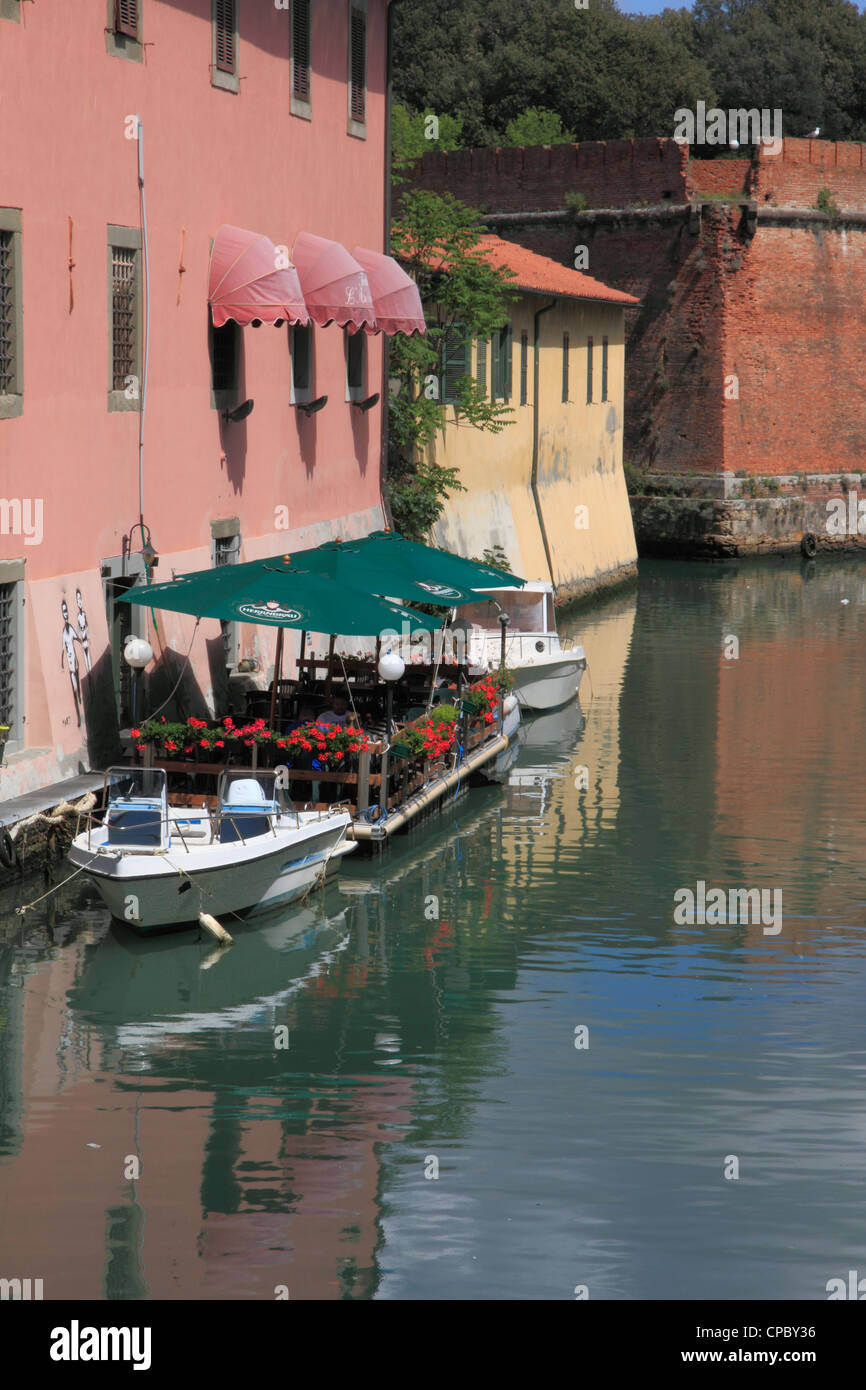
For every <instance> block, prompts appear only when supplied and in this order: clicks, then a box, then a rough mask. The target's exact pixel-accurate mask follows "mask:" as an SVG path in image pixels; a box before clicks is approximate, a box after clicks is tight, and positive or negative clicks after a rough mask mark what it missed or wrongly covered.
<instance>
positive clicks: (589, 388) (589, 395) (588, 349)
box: [586, 338, 592, 405]
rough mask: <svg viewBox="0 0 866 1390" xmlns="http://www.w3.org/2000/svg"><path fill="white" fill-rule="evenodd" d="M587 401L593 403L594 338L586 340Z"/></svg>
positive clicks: (589, 403)
mask: <svg viewBox="0 0 866 1390" xmlns="http://www.w3.org/2000/svg"><path fill="white" fill-rule="evenodd" d="M586 403H587V405H592V338H587V340H586Z"/></svg>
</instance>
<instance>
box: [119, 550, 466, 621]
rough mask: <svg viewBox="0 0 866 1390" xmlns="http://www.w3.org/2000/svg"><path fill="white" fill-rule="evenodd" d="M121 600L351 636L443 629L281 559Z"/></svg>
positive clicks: (139, 590)
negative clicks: (407, 628) (408, 628)
mask: <svg viewBox="0 0 866 1390" xmlns="http://www.w3.org/2000/svg"><path fill="white" fill-rule="evenodd" d="M295 558H296V559H297V560H300V556H297V557H295ZM121 601H123V602H126V603H137V604H143V605H144V606H145V607H147V608H162V609H169V610H171V611H172V612H174V613H192V614H194V615H195V616H196V617H198V618H221V619H223V620H224V621H225V622H246V623H264V624H265V625H267V626H269V627H292V628H300V629H302V630H307V631H312V632H322V633H343V634H345V635H346V636H355V635H363V636H370V635H373V634H375V633H381V632H385V631H393V630H394V629H395V628H396V630H397V631H398V632H399V631H400V629H401V627H402V624H403V623H408V624H409V625H410V626H411V627H413V628H423V629H425V631H427V632H434V631H435V630H436V629H437V628H438V627H439V623H438V621H437V619H436V618H431V617H430V616H429V614H427V613H419V612H416V611H414V610H411V609H408V608H401V607H399V606H398V605H397V604H393V603H387V602H385V601H384V600H383V599H380V598H375V597H373V595H372V594H370V593H364V592H362V591H361V590H358V589H356V588H353V587H352V586H351V585H349V584H348V583H344V582H343V581H342V580H340V581H339V582H335V581H334V580H333V579H331V578H329V577H328V575H327V574H320V573H313V572H311V571H310V570H307V569H305V568H302V567H301V565H300V564H286V563H285V562H284V560H281V559H279V558H277V559H275V560H252V561H249V562H248V563H246V564H243V565H224V566H221V567H220V568H219V569H211V570H197V571H195V572H193V573H191V574H183V575H180V576H178V578H177V579H173V580H171V581H170V582H169V583H166V584H150V585H146V586H145V585H136V586H135V587H134V588H132V589H129V590H127V592H126V593H125V594H123V595H122V596H121Z"/></svg>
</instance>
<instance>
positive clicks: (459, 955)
mask: <svg viewBox="0 0 866 1390" xmlns="http://www.w3.org/2000/svg"><path fill="white" fill-rule="evenodd" d="M843 600H848V602H844V601H843ZM563 628H564V630H565V631H567V632H573V633H574V634H575V635H576V636H578V637H579V638H580V639H581V640H583V642H584V644H585V646H586V649H587V654H588V658H589V667H590V673H589V676H588V677H587V678H586V680H585V683H584V687H583V689H582V691H581V705H582V709H581V710H580V711H578V710H577V709H576V708H574V709H571V710H566V711H564V712H560V713H558V714H554V715H550V716H547V717H545V718H543V719H539V720H537V721H535V722H534V723H533V724H528V725H526V726H525V727H524V729H523V731H522V741H521V744H520V746H519V748H518V749H517V751H516V756H515V758H514V761H513V764H512V766H511V767H510V769H508V770H507V776H506V780H505V781H504V782H503V784H502V785H499V786H483V787H478V788H472V789H471V790H470V791H469V792H468V793H467V794H466V795H465V796H461V797H459V798H458V799H457V800H456V801H454V802H452V803H450V804H449V806H448V807H447V809H446V811H445V813H444V814H443V815H441V816H440V817H438V818H437V819H435V820H432V821H429V822H427V823H426V824H425V825H424V826H423V827H421V828H419V829H418V830H417V831H415V832H414V833H413V834H412V835H411V836H409V837H406V838H403V839H401V840H400V841H398V842H397V843H396V844H395V846H394V847H393V848H392V849H391V851H390V852H389V853H387V854H386V855H385V856H383V857H381V858H380V859H377V860H371V859H361V858H360V856H359V855H355V856H352V857H351V858H350V859H348V860H346V861H344V868H343V872H342V875H341V878H340V880H339V883H338V884H336V885H333V886H331V887H329V889H328V891H327V892H326V893H325V894H324V895H320V896H319V897H318V898H316V899H315V900H311V902H310V903H308V904H307V905H305V906H303V907H302V908H300V909H299V910H297V911H295V912H288V913H283V914H282V915H273V914H271V915H267V916H263V917H261V918H258V919H252V920H251V921H250V922H249V923H248V924H246V925H244V926H242V927H237V926H236V924H233V925H232V928H231V929H232V931H233V934H234V935H235V944H234V946H233V947H232V948H231V949H230V950H228V951H225V952H222V953H220V952H217V951H216V950H215V949H214V948H213V946H212V945H210V944H208V943H207V942H199V941H197V940H196V936H195V933H185V934H183V935H181V936H174V937H166V938H162V939H159V940H149V941H140V940H138V939H137V938H135V937H134V936H133V935H131V934H130V933H129V932H128V931H127V930H126V929H124V928H122V927H120V926H119V925H117V924H113V923H112V922H111V921H110V920H109V919H108V917H107V916H106V913H105V911H104V910H103V908H102V907H101V906H100V904H99V901H98V898H97V897H96V894H95V892H94V890H93V889H92V888H90V887H88V886H87V885H86V883H84V882H82V881H81V880H76V881H75V882H74V883H72V884H70V885H69V886H68V887H67V888H65V889H63V890H62V891H61V892H59V893H58V894H56V895H54V897H53V898H51V899H49V900H48V901H47V902H46V903H43V904H42V905H40V906H39V907H37V908H36V909H35V910H34V911H33V912H31V913H29V914H27V916H26V917H25V918H24V919H23V925H22V919H21V918H20V917H16V916H15V914H14V906H15V900H14V899H13V898H10V897H8V896H7V897H6V898H5V899H4V900H3V902H2V904H0V1275H2V1276H4V1277H7V1278H12V1277H21V1278H24V1277H30V1278H41V1279H43V1281H44V1296H45V1298H46V1299H49V1298H67V1297H81V1298H88V1299H103V1298H108V1299H146V1298H172V1299H193V1298H206V1299H238V1298H241V1299H273V1298H275V1297H279V1296H283V1297H285V1296H288V1297H290V1298H292V1299H299V1298H307V1299H309V1298H316V1299H327V1298H358V1299H360V1298H374V1297H375V1298H387V1299H439V1298H459V1299H499V1298H507V1299H513V1298H520V1299H523V1298H533V1299H534V1298H553V1299H574V1298H575V1296H576V1293H575V1291H576V1290H577V1291H578V1296H579V1294H580V1293H581V1292H583V1291H585V1292H586V1293H587V1294H588V1296H589V1298H590V1299H636V1298H655V1299H681V1298H699V1299H712V1298H736V1299H754V1300H760V1299H775V1298H783V1299H784V1298H792V1299H803V1300H808V1299H825V1298H826V1297H827V1292H826V1286H827V1283H828V1281H829V1280H831V1279H834V1278H842V1279H845V1280H846V1281H847V1278H848V1271H849V1270H857V1271H859V1276H861V1277H862V1276H863V1275H866V1186H864V1181H863V1170H864V1152H866V1043H864V1036H866V946H864V943H866V934H864V922H866V877H864V856H866V810H864V795H863V787H864V785H866V717H864V716H866V708H864V706H866V682H864V680H863V665H864V643H866V569H864V568H863V566H862V565H861V564H860V563H856V562H848V561H840V562H835V563H834V562H828V561H825V560H823V559H822V560H821V561H819V562H818V563H817V564H809V565H806V564H803V563H801V562H800V561H799V560H786V561H779V560H768V561H765V562H763V563H762V564H741V563H730V564H725V565H685V564H682V565H676V564H663V563H645V564H643V565H642V566H641V575H640V580H639V583H638V585H637V587H636V588H634V589H632V590H631V591H629V592H628V593H626V594H623V595H620V596H619V597H616V598H614V599H612V600H610V601H609V602H607V603H605V604H604V605H602V606H600V607H596V608H593V609H591V610H589V611H583V612H577V613H575V614H573V615H572V616H571V617H569V616H568V615H566V618H565V620H564V622H563ZM699 883H702V884H705V885H706V890H705V891H706V892H707V893H709V891H710V889H711V888H717V889H721V890H723V892H724V893H726V894H727V893H729V891H730V890H732V889H739V888H742V889H757V890H767V893H768V898H767V901H770V900H772V893H773V892H774V891H777V892H778V893H779V894H780V895H781V914H776V918H775V921H774V922H768V921H766V920H763V921H762V920H760V919H758V920H743V919H744V918H745V917H747V916H748V914H747V913H746V912H745V911H742V912H740V919H739V920H735V921H727V920H723V921H717V920H712V916H713V914H712V913H709V914H707V915H708V916H709V917H710V918H711V920H709V921H700V920H697V921H691V922H689V921H684V920H683V916H684V914H683V912H682V911H680V910H678V908H677V904H678V903H681V902H683V901H685V890H686V889H691V890H692V891H693V893H694V894H695V896H696V898H697V896H698V893H699V890H698V884H699ZM41 891H42V884H41V882H40V881H35V882H31V883H27V884H24V885H22V889H21V892H20V895H19V896H20V897H21V898H23V899H24V900H26V899H29V898H32V897H35V896H37V894H38V893H39V892H41ZM735 915H736V914H735ZM285 1044H287V1045H285Z"/></svg>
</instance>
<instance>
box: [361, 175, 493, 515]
mask: <svg viewBox="0 0 866 1390" xmlns="http://www.w3.org/2000/svg"><path fill="white" fill-rule="evenodd" d="M482 235H483V227H482V224H481V222H480V219H479V217H478V214H477V213H476V212H474V211H473V209H472V208H468V207H466V206H465V205H464V204H463V203H460V202H458V200H457V199H456V198H452V197H451V196H450V195H447V194H446V195H441V196H440V195H439V194H434V193H427V192H421V191H417V192H410V193H408V194H406V195H405V196H404V197H403V199H402V201H401V204H400V211H399V214H398V216H397V218H396V220H395V221H394V224H393V226H392V229H391V249H392V252H393V254H394V255H395V256H396V257H397V258H398V260H399V261H400V262H401V263H402V264H403V265H404V266H405V267H406V269H407V270H408V271H409V273H410V274H411V275H412V276H413V278H414V279H415V282H416V284H417V285H418V289H419V292H420V294H421V299H422V301H423V303H424V306H425V311H426V314H427V332H426V333H425V334H424V335H423V336H420V335H413V336H412V337H404V336H401V335H398V336H396V337H395V338H393V339H392V340H391V343H390V346H389V361H388V365H389V376H390V379H391V395H390V398H389V409H388V480H387V490H388V500H389V502H390V505H391V512H392V515H393V518H394V524H395V526H396V527H397V529H398V530H399V531H401V532H402V534H403V535H406V536H409V537H411V538H412V539H414V540H423V539H425V538H426V536H427V534H428V532H429V530H430V527H431V526H432V525H433V523H434V522H435V521H436V519H437V517H438V516H439V515H440V513H441V511H442V507H443V505H444V503H445V500H446V498H447V497H448V496H449V495H450V494H451V493H452V492H454V491H459V490H460V489H461V484H460V481H459V477H458V472H457V469H456V468H443V467H441V466H439V465H438V464H437V463H436V462H435V460H434V459H433V457H432V450H431V448H430V446H431V445H432V443H433V441H434V440H435V438H436V436H437V434H438V433H440V432H441V431H443V430H444V428H445V422H446V409H447V406H446V403H445V401H444V399H443V395H444V392H443V377H444V373H445V367H446V364H448V363H453V362H455V361H458V362H459V361H460V360H461V356H462V350H463V346H464V344H466V343H467V342H471V341H473V340H474V339H475V338H489V337H491V335H492V334H493V333H494V332H496V331H497V330H499V329H500V328H502V327H503V325H504V324H505V323H506V322H507V320H508V306H509V304H510V303H511V302H512V300H513V299H514V298H515V293H514V291H513V290H512V289H511V288H510V287H509V280H510V279H511V278H513V277H512V276H511V274H510V272H509V271H504V270H500V269H499V268H498V267H496V266H494V265H493V264H492V263H491V262H490V260H489V258H488V256H487V255H486V253H485V250H484V246H483V243H482V241H481V237H482ZM449 386H450V388H451V393H453V403H454V405H455V407H456V409H457V411H458V412H459V414H460V416H461V417H462V419H463V420H464V421H466V422H467V423H469V424H471V425H474V426H475V427H476V428H478V429H484V430H489V431H491V432H492V433H498V432H499V431H500V430H502V429H504V428H505V426H506V425H508V424H510V423H511V421H512V419H513V412H512V411H511V409H510V407H509V406H507V405H506V404H505V403H504V402H502V401H491V400H488V399H487V397H486V395H485V393H484V392H483V391H482V389H481V388H480V387H479V386H478V384H477V382H476V381H475V380H474V378H473V377H472V376H471V375H470V374H469V373H461V374H459V375H457V376H456V378H455V376H454V374H453V372H452V374H451V375H450V376H449Z"/></svg>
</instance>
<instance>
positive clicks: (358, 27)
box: [349, 5, 367, 125]
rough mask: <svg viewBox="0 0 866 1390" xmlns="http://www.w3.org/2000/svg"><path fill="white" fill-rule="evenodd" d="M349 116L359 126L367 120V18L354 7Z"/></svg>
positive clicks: (352, 13)
mask: <svg viewBox="0 0 866 1390" xmlns="http://www.w3.org/2000/svg"><path fill="white" fill-rule="evenodd" d="M349 116H350V118H351V119H352V120H353V121H355V122H357V124H358V125H363V124H364V122H365V121H366V119H367V16H366V14H365V13H364V11H363V10H358V9H356V8H355V7H354V5H353V6H352V8H351V10H350V12H349Z"/></svg>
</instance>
